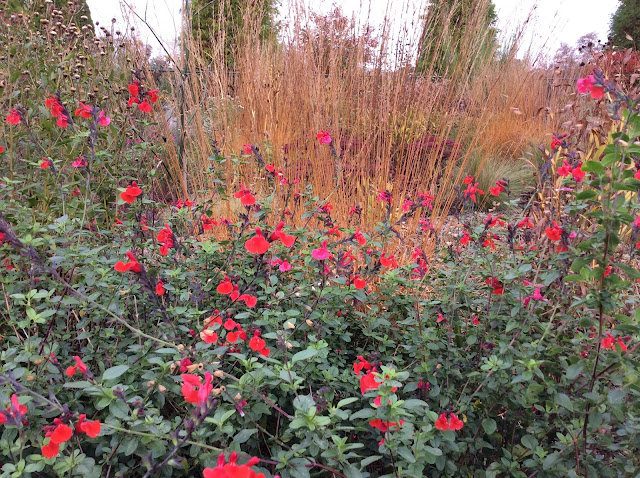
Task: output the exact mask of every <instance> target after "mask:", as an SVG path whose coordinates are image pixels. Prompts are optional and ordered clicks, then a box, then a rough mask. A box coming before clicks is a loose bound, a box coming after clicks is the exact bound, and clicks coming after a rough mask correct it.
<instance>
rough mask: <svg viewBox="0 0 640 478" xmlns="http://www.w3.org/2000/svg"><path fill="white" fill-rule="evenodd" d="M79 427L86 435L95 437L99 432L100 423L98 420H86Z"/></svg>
mask: <svg viewBox="0 0 640 478" xmlns="http://www.w3.org/2000/svg"><path fill="white" fill-rule="evenodd" d="M80 428H81V429H82V431H83V432H85V433H86V434H87V436H89V437H90V438H95V437H97V436H98V435H99V434H100V429H101V428H102V425H101V424H100V422H99V421H98V420H94V421H86V422H84V423H82V425H81V426H80Z"/></svg>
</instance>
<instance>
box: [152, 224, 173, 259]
mask: <svg viewBox="0 0 640 478" xmlns="http://www.w3.org/2000/svg"><path fill="white" fill-rule="evenodd" d="M156 239H157V240H158V242H159V243H160V244H162V245H161V246H160V254H161V255H163V256H166V255H168V254H169V249H173V246H174V244H173V231H172V230H171V228H170V227H169V224H165V225H164V228H163V229H161V230H160V232H158V235H157V236H156Z"/></svg>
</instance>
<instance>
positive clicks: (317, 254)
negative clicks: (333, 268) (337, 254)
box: [311, 241, 331, 261]
mask: <svg viewBox="0 0 640 478" xmlns="http://www.w3.org/2000/svg"><path fill="white" fill-rule="evenodd" d="M311 257H313V258H314V259H315V260H317V261H324V260H326V259H329V258H330V257H331V253H330V252H329V251H328V250H327V241H324V242H323V243H322V247H319V248H317V249H314V250H313V251H311Z"/></svg>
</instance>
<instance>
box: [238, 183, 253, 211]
mask: <svg viewBox="0 0 640 478" xmlns="http://www.w3.org/2000/svg"><path fill="white" fill-rule="evenodd" d="M233 195H234V196H235V197H237V198H239V199H240V202H241V203H242V205H243V206H253V205H254V204H255V203H256V198H255V196H254V195H253V194H251V191H250V190H249V189H245V187H244V185H243V184H241V185H240V191H237V192H235V193H234V194H233Z"/></svg>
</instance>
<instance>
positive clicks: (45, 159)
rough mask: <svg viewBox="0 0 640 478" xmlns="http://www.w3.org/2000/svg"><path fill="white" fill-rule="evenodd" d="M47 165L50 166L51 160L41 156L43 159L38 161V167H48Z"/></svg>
mask: <svg viewBox="0 0 640 478" xmlns="http://www.w3.org/2000/svg"><path fill="white" fill-rule="evenodd" d="M49 166H51V160H49V159H47V158H43V161H42V162H41V163H40V169H48V168H49Z"/></svg>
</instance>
